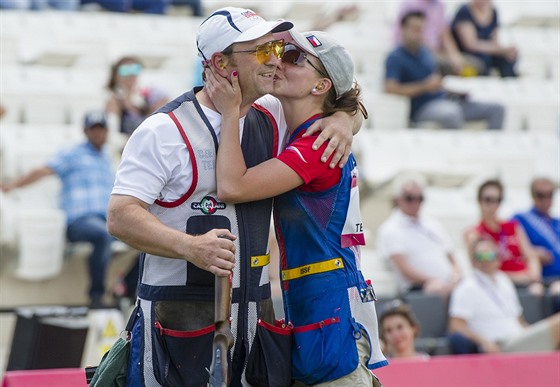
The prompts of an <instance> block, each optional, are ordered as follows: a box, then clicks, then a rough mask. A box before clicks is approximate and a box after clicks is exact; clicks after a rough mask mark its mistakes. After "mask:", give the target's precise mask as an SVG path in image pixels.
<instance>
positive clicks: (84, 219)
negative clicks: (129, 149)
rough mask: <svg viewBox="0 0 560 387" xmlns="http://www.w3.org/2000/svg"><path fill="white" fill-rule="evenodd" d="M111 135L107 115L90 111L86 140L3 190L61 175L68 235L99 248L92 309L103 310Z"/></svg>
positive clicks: (92, 264)
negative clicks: (108, 151)
mask: <svg viewBox="0 0 560 387" xmlns="http://www.w3.org/2000/svg"><path fill="white" fill-rule="evenodd" d="M107 132H108V131H107V121H106V118H105V114H104V113H103V112H90V113H88V114H86V116H85V120H84V133H85V136H86V138H87V141H86V142H84V143H82V144H79V145H77V146H75V147H73V148H71V149H69V150H65V151H61V152H59V153H57V154H56V155H55V156H54V157H53V158H52V159H51V160H50V161H49V162H47V164H46V165H44V166H42V167H39V168H36V169H34V170H32V171H31V172H29V173H27V174H25V175H24V176H22V177H20V178H18V179H16V180H14V181H12V182H10V183H7V184H2V185H0V188H1V189H2V191H4V192H9V191H11V190H13V189H15V188H19V187H23V186H26V185H29V184H32V183H34V182H36V181H38V180H40V179H42V178H44V177H46V176H49V175H54V174H56V175H57V176H58V177H59V178H60V180H61V182H62V192H61V200H60V203H61V205H62V208H63V210H64V212H65V214H66V222H67V230H66V236H67V238H68V240H69V241H71V242H90V243H91V244H92V245H93V250H92V252H91V254H90V256H89V276H90V282H91V283H90V289H89V296H90V299H91V306H92V307H99V306H102V297H103V294H104V293H105V273H106V271H107V266H108V263H109V259H110V257H111V243H112V242H113V240H114V238H113V237H112V236H111V235H110V234H109V232H108V231H107V225H106V214H107V206H108V203H109V197H110V196H111V190H112V189H113V182H114V177H115V176H114V172H113V169H112V162H111V159H110V157H109V155H108V154H106V152H104V150H103V148H104V144H105V142H106V140H107Z"/></svg>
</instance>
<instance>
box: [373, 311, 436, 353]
mask: <svg viewBox="0 0 560 387" xmlns="http://www.w3.org/2000/svg"><path fill="white" fill-rule="evenodd" d="M397 301H398V300H397ZM379 331H380V332H379V333H380V334H381V339H382V340H383V341H384V342H385V344H386V346H387V348H386V354H388V356H389V357H392V358H407V359H411V358H416V359H428V358H429V357H430V355H428V354H427V353H425V352H418V351H416V348H415V347H414V340H415V339H416V337H418V334H419V333H420V325H419V324H418V321H416V317H415V316H414V313H413V312H412V310H410V308H409V307H408V306H407V305H405V304H403V303H401V302H398V303H397V304H395V305H390V307H389V308H387V309H386V310H385V311H383V312H382V313H381V316H380V317H379Z"/></svg>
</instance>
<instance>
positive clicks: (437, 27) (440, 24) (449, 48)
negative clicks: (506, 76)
mask: <svg viewBox="0 0 560 387" xmlns="http://www.w3.org/2000/svg"><path fill="white" fill-rule="evenodd" d="M410 11H420V12H422V13H423V14H424V16H425V18H426V22H425V24H424V30H423V34H422V36H423V38H424V44H425V45H426V46H427V47H428V48H429V49H430V50H431V51H432V54H433V55H434V57H435V59H436V63H437V65H438V69H439V72H440V73H441V74H442V75H448V74H453V75H465V76H474V75H476V67H475V65H476V64H475V63H472V61H470V62H469V61H468V59H467V58H465V57H464V56H463V54H461V52H460V51H459V49H458V48H457V44H456V43H455V39H453V36H452V35H451V29H450V28H449V21H448V20H447V18H446V16H445V5H444V4H443V2H441V1H440V0H403V1H402V2H401V6H400V9H399V14H398V18H397V20H395V23H394V24H395V25H394V34H395V43H396V45H397V46H398V45H400V44H401V43H402V37H401V28H400V21H401V18H402V17H403V16H404V15H405V14H407V13H409V12H410Z"/></svg>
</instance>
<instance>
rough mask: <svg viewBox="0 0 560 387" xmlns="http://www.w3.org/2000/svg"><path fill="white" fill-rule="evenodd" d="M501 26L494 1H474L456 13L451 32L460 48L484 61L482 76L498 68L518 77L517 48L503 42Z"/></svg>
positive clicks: (503, 74) (503, 72) (504, 72)
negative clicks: (499, 29) (500, 39)
mask: <svg viewBox="0 0 560 387" xmlns="http://www.w3.org/2000/svg"><path fill="white" fill-rule="evenodd" d="M498 26H499V22H498V12H497V11H496V9H495V8H494V7H493V6H492V1H491V0H471V1H470V2H469V3H468V4H465V5H463V6H461V7H460V8H459V10H458V11H457V13H456V14H455V17H454V18H453V21H452V23H451V31H452V33H453V37H454V38H455V41H456V42H457V46H458V47H459V50H460V51H461V52H463V53H464V54H467V56H469V57H474V58H475V59H478V61H479V62H480V64H479V69H478V74H479V75H489V74H490V70H491V69H492V68H493V67H495V68H497V69H498V71H499V72H500V75H501V76H502V77H516V76H517V73H516V72H515V69H514V67H515V61H516V60H517V49H516V48H515V47H514V46H504V45H502V44H500V42H499V39H498Z"/></svg>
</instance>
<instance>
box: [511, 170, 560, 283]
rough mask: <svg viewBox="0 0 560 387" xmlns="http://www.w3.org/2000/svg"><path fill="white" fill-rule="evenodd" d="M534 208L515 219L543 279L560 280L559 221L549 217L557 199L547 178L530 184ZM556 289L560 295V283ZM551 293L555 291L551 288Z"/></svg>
mask: <svg viewBox="0 0 560 387" xmlns="http://www.w3.org/2000/svg"><path fill="white" fill-rule="evenodd" d="M531 197H532V198H533V208H532V209H531V210H529V211H527V212H523V213H519V214H516V215H515V217H514V219H516V220H517V221H518V222H519V223H521V225H522V226H523V228H524V229H525V232H526V233H527V236H528V237H529V240H530V241H531V243H532V244H533V246H534V247H535V248H536V250H537V254H538V256H539V258H540V261H541V263H542V275H543V279H544V280H545V281H547V282H552V281H554V280H558V279H560V219H559V218H555V217H553V216H552V215H551V214H550V208H551V207H552V199H553V198H554V183H553V181H552V180H550V179H548V178H546V177H538V178H535V179H534V180H533V181H532V182H531ZM555 287H556V288H557V289H556V290H557V291H556V293H559V292H560V282H557V283H556V285H555ZM551 290H552V289H551Z"/></svg>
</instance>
